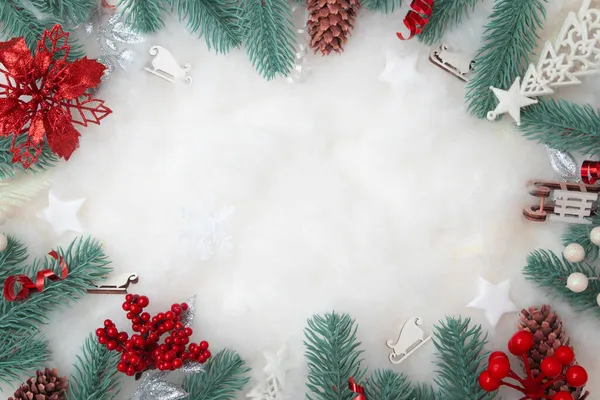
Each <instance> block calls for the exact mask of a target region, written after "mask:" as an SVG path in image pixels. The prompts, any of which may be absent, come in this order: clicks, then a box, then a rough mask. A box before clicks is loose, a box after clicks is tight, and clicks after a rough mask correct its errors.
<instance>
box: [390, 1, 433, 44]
mask: <svg viewBox="0 0 600 400" xmlns="http://www.w3.org/2000/svg"><path fill="white" fill-rule="evenodd" d="M410 8H411V10H410V11H409V12H408V13H407V14H406V16H405V17H404V21H403V22H404V25H405V26H406V27H407V28H408V30H409V32H410V33H409V36H408V37H404V35H402V34H401V33H400V32H396V36H398V39H400V40H409V39H412V38H413V37H415V35H418V34H419V33H421V32H422V31H423V28H424V27H425V25H427V23H428V22H429V18H431V13H432V12H433V0H413V1H412V3H410Z"/></svg>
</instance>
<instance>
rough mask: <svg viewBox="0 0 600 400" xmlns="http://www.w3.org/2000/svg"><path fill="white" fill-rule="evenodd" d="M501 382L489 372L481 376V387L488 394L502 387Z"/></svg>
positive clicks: (484, 372)
mask: <svg viewBox="0 0 600 400" xmlns="http://www.w3.org/2000/svg"><path fill="white" fill-rule="evenodd" d="M500 383H501V382H500V380H498V379H496V378H494V377H493V376H492V375H491V374H490V372H489V371H483V372H482V373H481V374H480V375H479V386H481V388H482V389H483V390H485V391H486V392H493V391H494V390H497V389H498V388H499V387H500Z"/></svg>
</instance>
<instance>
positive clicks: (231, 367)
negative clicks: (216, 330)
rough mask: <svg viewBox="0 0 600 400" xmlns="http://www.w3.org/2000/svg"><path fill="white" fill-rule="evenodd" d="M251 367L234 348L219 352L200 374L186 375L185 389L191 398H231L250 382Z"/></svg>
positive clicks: (223, 399) (207, 399)
mask: <svg viewBox="0 0 600 400" xmlns="http://www.w3.org/2000/svg"><path fill="white" fill-rule="evenodd" d="M248 372H250V368H248V367H247V366H246V363H245V361H244V360H243V359H242V358H241V357H240V356H239V355H238V354H237V353H236V352H235V351H233V350H229V349H225V350H221V351H220V352H218V353H217V354H216V355H214V356H213V357H211V359H210V360H209V361H208V362H207V363H206V370H205V372H203V373H200V374H192V375H189V376H186V377H185V379H184V380H183V389H184V390H185V391H186V392H188V393H189V398H190V399H202V400H230V399H233V398H235V396H236V393H237V392H239V391H240V390H242V389H243V388H244V386H245V385H246V384H247V383H248V381H249V379H250V378H249V377H248V376H247V373H248Z"/></svg>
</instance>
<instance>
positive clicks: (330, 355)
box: [304, 312, 365, 400]
mask: <svg viewBox="0 0 600 400" xmlns="http://www.w3.org/2000/svg"><path fill="white" fill-rule="evenodd" d="M307 324H308V326H307V328H306V329H305V330H304V335H305V341H304V345H305V346H306V352H305V355H306V359H307V361H308V382H307V384H306V386H307V387H308V389H309V391H310V392H311V394H307V395H306V397H307V398H308V399H320V400H348V399H350V398H351V397H352V393H351V392H350V389H348V378H350V377H354V379H356V381H357V382H360V380H361V379H362V377H363V375H364V373H365V371H364V370H363V369H362V368H361V363H362V361H363V360H362V359H361V358H360V355H361V353H362V350H358V347H359V346H360V342H359V341H358V340H357V338H356V331H357V329H358V327H357V326H356V325H355V323H354V320H353V319H352V318H350V315H348V314H343V315H339V314H337V313H335V312H334V313H332V314H325V316H320V315H315V316H313V317H312V318H311V319H309V320H308V322H307Z"/></svg>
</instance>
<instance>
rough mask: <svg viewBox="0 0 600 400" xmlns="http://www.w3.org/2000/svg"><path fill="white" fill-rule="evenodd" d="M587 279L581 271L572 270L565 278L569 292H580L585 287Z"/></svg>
mask: <svg viewBox="0 0 600 400" xmlns="http://www.w3.org/2000/svg"><path fill="white" fill-rule="evenodd" d="M588 283H589V279H588V277H587V276H585V275H584V274H582V273H581V272H574V273H572V274H571V275H569V277H568V278H567V287H568V288H569V290H570V291H571V292H575V293H581V292H583V291H585V289H587V287H588Z"/></svg>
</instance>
